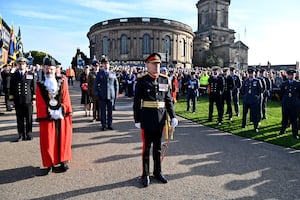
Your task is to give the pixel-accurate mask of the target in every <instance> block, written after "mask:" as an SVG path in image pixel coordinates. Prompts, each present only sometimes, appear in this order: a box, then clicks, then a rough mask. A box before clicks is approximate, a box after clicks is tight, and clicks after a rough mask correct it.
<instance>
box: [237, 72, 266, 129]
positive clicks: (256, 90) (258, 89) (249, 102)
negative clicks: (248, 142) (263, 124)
mask: <svg viewBox="0 0 300 200" xmlns="http://www.w3.org/2000/svg"><path fill="white" fill-rule="evenodd" d="M248 71H249V72H250V73H252V72H253V71H251V70H248ZM261 93H262V86H261V82H260V81H259V80H258V79H256V78H248V79H246V80H245V81H244V82H243V85H242V88H241V94H242V95H243V119H242V128H245V126H246V118H247V114H248V110H249V109H250V121H251V122H253V125H254V129H255V131H256V132H258V123H259V121H260V100H261Z"/></svg>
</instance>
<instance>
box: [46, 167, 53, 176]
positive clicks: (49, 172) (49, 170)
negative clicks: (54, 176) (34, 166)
mask: <svg viewBox="0 0 300 200" xmlns="http://www.w3.org/2000/svg"><path fill="white" fill-rule="evenodd" d="M52 171H53V167H48V168H47V169H45V173H44V175H49V174H51V173H52Z"/></svg>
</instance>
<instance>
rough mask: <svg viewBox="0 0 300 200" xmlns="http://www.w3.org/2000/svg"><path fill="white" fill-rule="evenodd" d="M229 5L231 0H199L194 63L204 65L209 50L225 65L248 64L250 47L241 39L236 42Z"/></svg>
mask: <svg viewBox="0 0 300 200" xmlns="http://www.w3.org/2000/svg"><path fill="white" fill-rule="evenodd" d="M229 5H230V0H199V1H198V3H197V4H196V7H197V9H198V30H197V31H196V32H195V35H196V37H195V40H194V59H193V63H194V65H197V66H202V64H203V63H202V62H203V56H204V52H205V51H207V50H211V51H212V52H213V53H214V54H215V55H216V56H218V57H219V58H221V59H222V61H223V65H224V66H227V67H229V66H238V67H240V66H241V63H242V62H243V64H242V65H244V64H246V65H247V60H248V47H247V46H246V45H244V43H242V42H240V41H238V43H235V42H234V40H235V37H234V34H235V31H234V30H232V29H230V28H228V15H229V13H228V12H229ZM242 52H243V53H242ZM242 54H245V55H246V57H245V55H242ZM244 57H245V58H244ZM242 60H243V61H242Z"/></svg>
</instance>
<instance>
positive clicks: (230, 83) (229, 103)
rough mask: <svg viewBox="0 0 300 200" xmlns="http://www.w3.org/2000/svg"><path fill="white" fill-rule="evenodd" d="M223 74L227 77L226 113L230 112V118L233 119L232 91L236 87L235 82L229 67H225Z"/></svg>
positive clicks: (224, 97)
mask: <svg viewBox="0 0 300 200" xmlns="http://www.w3.org/2000/svg"><path fill="white" fill-rule="evenodd" d="M223 75H224V79H225V87H224V93H223V100H224V101H225V102H226V114H228V119H229V120H230V121H232V91H233V89H234V88H235V86H234V83H235V82H234V79H233V78H232V76H230V75H229V68H224V69H223Z"/></svg>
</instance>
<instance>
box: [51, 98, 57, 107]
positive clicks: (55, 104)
mask: <svg viewBox="0 0 300 200" xmlns="http://www.w3.org/2000/svg"><path fill="white" fill-rule="evenodd" d="M49 104H50V106H57V104H58V101H57V100H56V99H54V98H52V99H50V101H49Z"/></svg>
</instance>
